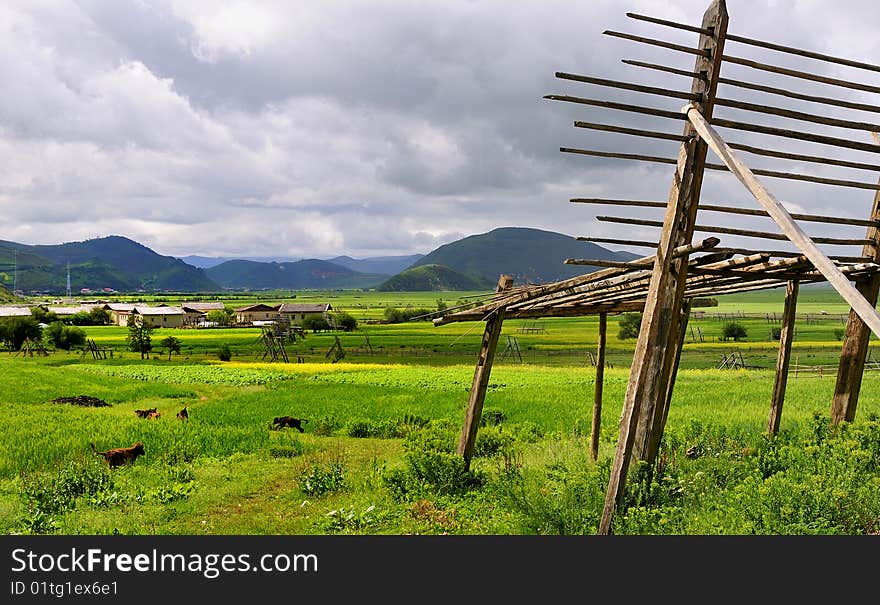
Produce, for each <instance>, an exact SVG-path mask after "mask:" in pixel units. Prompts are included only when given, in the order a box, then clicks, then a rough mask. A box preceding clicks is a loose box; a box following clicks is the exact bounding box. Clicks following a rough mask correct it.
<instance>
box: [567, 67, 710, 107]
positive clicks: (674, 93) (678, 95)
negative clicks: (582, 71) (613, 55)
mask: <svg viewBox="0 0 880 605" xmlns="http://www.w3.org/2000/svg"><path fill="white" fill-rule="evenodd" d="M556 77H557V78H559V79H560V80H572V81H574V82H583V83H585V84H594V85H596V86H605V87H608V88H619V89H621V90H632V91H634V92H641V93H645V94H649V95H657V96H660V97H669V98H671V99H686V100H688V101H699V100H700V97H699V95H695V94H694V93H691V92H681V91H679V90H672V89H669V88H657V87H655V86H645V85H643V84H633V83H631V82H621V81H619V80H609V79H607V78H593V77H591V76H582V75H579V74H570V73H566V72H564V71H557V72H556Z"/></svg>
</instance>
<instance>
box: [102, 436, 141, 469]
mask: <svg viewBox="0 0 880 605" xmlns="http://www.w3.org/2000/svg"><path fill="white" fill-rule="evenodd" d="M89 445H91V446H92V451H94V452H95V454H97V455H98V456H103V457H104V460H106V461H107V464H109V465H110V468H116V467H117V466H122V465H123V464H129V463H131V462H134V461H135V460H137V457H138V456H143V455H144V454H145V452H144V445H143V444H142V443H141V442H140V441H138V442H137V443H135V444H134V445H132V446H131V447H115V448H113V449H109V450H107V451H106V452H99V451H98V450H97V448H95V444H94V443H91V444H89Z"/></svg>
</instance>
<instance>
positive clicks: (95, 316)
mask: <svg viewBox="0 0 880 605" xmlns="http://www.w3.org/2000/svg"><path fill="white" fill-rule="evenodd" d="M89 321H90V322H91V324H90V325H93V326H106V325H108V324H109V323H110V311H108V310H107V309H104V308H102V307H95V308H93V309H92V310H91V311H89Z"/></svg>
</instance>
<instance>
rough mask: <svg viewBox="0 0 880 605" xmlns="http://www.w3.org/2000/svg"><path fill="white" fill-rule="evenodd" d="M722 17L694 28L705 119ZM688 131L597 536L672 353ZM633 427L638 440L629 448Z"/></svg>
mask: <svg viewBox="0 0 880 605" xmlns="http://www.w3.org/2000/svg"><path fill="white" fill-rule="evenodd" d="M727 22H728V15H727V6H726V4H725V2H724V0H713V2H712V4H711V5H710V6H709V8H708V9H707V10H706V13H705V14H704V15H703V22H702V28H703V29H709V30H711V31H712V32H713V34H714V35H712V36H708V35H706V34H701V35H700V41H699V48H700V49H701V50H706V51H708V53H704V54H708V55H709V56H708V57H704V56H699V57H698V58H697V61H696V69H695V70H694V71H695V72H696V73H698V74H700V76H699V77H697V78H694V80H693V83H692V85H691V92H693V93H697V94H700V95H701V98H702V99H703V101H702V102H700V103H698V104H697V106H698V107H700V111H701V112H702V113H703V114H704V115H705V116H706V117H707V118H709V117H711V115H712V109H713V105H714V99H715V91H716V89H717V86H718V77H719V71H720V68H721V59H722V56H723V53H724V38H725V36H726V34H727ZM696 134H697V133H696V130H695V129H694V128H693V125H692V124H690V123H689V122H688V123H687V124H686V125H685V130H684V136H685V137H686V139H687V140H686V141H685V142H683V143H682V144H681V147H680V149H679V153H678V164H677V166H676V172H675V177H674V179H673V184H672V188H671V190H670V193H669V200H668V204H667V210H666V216H665V218H664V223H663V232H662V234H661V236H660V245H659V246H658V247H657V254H656V261H655V263H654V268H653V271H652V275H651V284H650V288H649V291H648V294H647V298H646V302H645V311H644V316H643V319H642V326H641V329H640V331H639V339H638V342H637V343H636V350H635V354H634V356H633V364H632V367H631V370H630V380H629V384H628V386H627V391H626V397H625V398H624V404H623V412H622V414H621V417H620V432H619V436H618V441H617V449H616V451H615V454H614V461H613V463H612V467H611V476H610V478H609V480H608V489H607V491H606V494H605V506H604V508H603V510H602V519H601V521H600V523H599V528H598V533H599V534H609V533H611V520H612V517H613V514H614V509H615V507H616V505H617V504H618V503H619V501H620V500H621V499H622V498H623V494H624V489H625V486H626V475H627V472H628V470H629V464H630V458H631V457H632V456H634V455H636V452H639V455H641V454H643V453H644V452H646V450H647V443H648V439H649V437H650V432H651V429H652V428H653V424H654V416H655V413H656V409H657V407H662V406H663V404H664V401H665V398H666V391H667V388H668V385H669V380H668V376H669V375H668V372H669V371H671V368H672V359H671V358H672V357H673V356H674V350H670V348H669V345H670V334H675V333H676V332H677V328H678V325H677V324H678V315H679V309H680V307H681V300H682V298H683V293H684V286H685V280H686V278H687V263H688V259H687V256H684V257H681V258H679V259H673V258H672V256H671V252H672V250H674V249H675V248H676V247H677V246H682V245H685V244H689V243H690V242H691V238H692V237H693V231H694V225H695V223H696V214H697V206H698V204H699V194H700V188H701V185H702V180H703V170H704V167H705V162H706V152H707V146H706V144H705V142H704V141H703V140H702V139H700V138H699V137H698V136H696ZM639 429H641V430H639ZM637 431H638V432H639V437H640V439H639V440H638V442H639V443H638V448H637V449H636V450H635V451H634V445H635V444H636V433H637Z"/></svg>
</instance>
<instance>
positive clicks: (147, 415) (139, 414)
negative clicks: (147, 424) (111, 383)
mask: <svg viewBox="0 0 880 605" xmlns="http://www.w3.org/2000/svg"><path fill="white" fill-rule="evenodd" d="M134 413H135V414H137V417H138V418H150V414H156V413H157V412H156V408H150V409H149V410H135V411H134Z"/></svg>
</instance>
